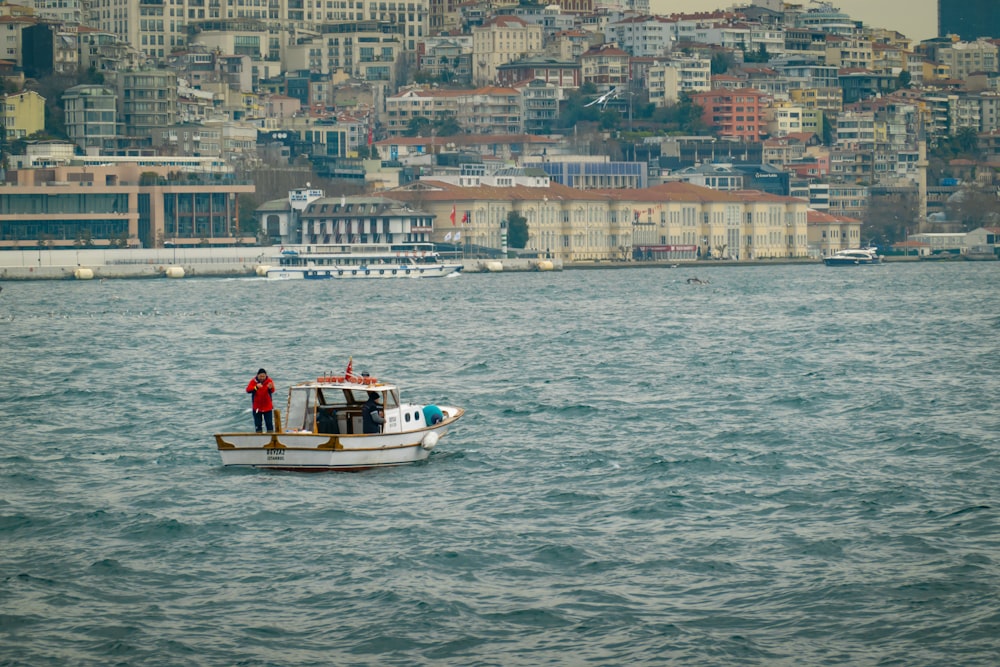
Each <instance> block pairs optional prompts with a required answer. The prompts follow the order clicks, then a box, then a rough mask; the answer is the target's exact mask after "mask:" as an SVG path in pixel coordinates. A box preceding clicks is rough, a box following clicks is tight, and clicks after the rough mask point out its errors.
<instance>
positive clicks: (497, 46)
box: [472, 15, 542, 86]
mask: <svg viewBox="0 0 1000 667" xmlns="http://www.w3.org/2000/svg"><path fill="white" fill-rule="evenodd" d="M541 52H542V26H540V25H537V24H534V23H528V22H527V21H525V20H524V19H522V18H519V17H517V16H505V15H500V16H494V17H493V18H491V19H489V20H487V21H486V22H485V23H483V25H481V26H478V27H475V28H473V29H472V82H473V84H474V85H476V86H488V85H493V84H495V83H496V81H497V68H498V67H499V66H500V65H503V64H505V63H509V62H513V61H515V60H518V59H520V58H522V57H524V56H536V55H539V54H540V53H541Z"/></svg>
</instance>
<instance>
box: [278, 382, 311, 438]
mask: <svg viewBox="0 0 1000 667" xmlns="http://www.w3.org/2000/svg"><path fill="white" fill-rule="evenodd" d="M315 413H316V391H315V389H312V388H308V389H293V390H292V393H291V394H290V395H289V397H288V410H287V411H286V414H285V430H287V431H311V430H313V422H314V420H315V417H316V414H315Z"/></svg>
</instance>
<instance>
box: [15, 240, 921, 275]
mask: <svg viewBox="0 0 1000 667" xmlns="http://www.w3.org/2000/svg"><path fill="white" fill-rule="evenodd" d="M277 253H278V249H277V248H276V247H273V246H238V247H225V248H158V249H127V248H109V249H94V248H81V249H75V248H74V249H68V250H47V249H32V250H9V251H4V252H0V280H73V279H88V278H91V279H103V278H166V277H185V278H193V277H236V276H256V275H258V269H259V268H260V267H266V266H273V265H275V264H277V258H276V255H277ZM460 261H461V262H462V264H463V271H464V272H466V273H489V272H521V271H536V270H538V263H539V260H536V259H503V260H485V259H479V258H473V259H461V260H460ZM549 261H551V262H552V264H553V267H552V268H553V270H556V271H562V270H606V269H635V268H661V269H672V268H676V269H683V268H691V267H699V268H708V267H725V266H730V267H732V266H773V265H776V264H806V265H809V264H818V263H820V260H819V259H814V258H805V259H760V260H753V261H731V260H664V261H654V262H650V261H624V262H612V261H600V262H593V261H590V262H562V261H561V260H549ZM886 261H888V262H905V261H910V262H913V261H917V257H916V256H915V255H912V256H909V257H887V258H886Z"/></svg>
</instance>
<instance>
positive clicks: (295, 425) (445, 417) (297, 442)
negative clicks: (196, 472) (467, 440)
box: [215, 365, 465, 472]
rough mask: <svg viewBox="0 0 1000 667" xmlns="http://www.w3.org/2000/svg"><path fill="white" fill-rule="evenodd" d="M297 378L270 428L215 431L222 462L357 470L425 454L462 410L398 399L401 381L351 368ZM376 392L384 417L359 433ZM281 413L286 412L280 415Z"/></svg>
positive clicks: (292, 468) (304, 469)
mask: <svg viewBox="0 0 1000 667" xmlns="http://www.w3.org/2000/svg"><path fill="white" fill-rule="evenodd" d="M350 367H351V366H350V365H348V372H347V373H346V374H345V375H343V376H323V377H319V378H317V379H316V380H315V381H307V382H300V383H299V384H296V385H293V386H292V387H290V388H289V390H288V404H287V406H286V407H285V410H284V412H283V413H282V412H281V411H279V410H275V411H274V413H275V414H274V416H275V423H274V427H275V431H274V432H273V433H252V432H244V433H217V434H216V435H215V443H216V445H217V446H218V449H219V454H220V455H221V456H222V464H223V465H224V466H233V467H248V468H265V469H270V470H288V471H300V472H321V471H330V470H339V471H354V470H365V469H367V468H377V467H383V466H396V465H403V464H407V463H415V462H417V461H423V460H424V459H426V458H427V457H428V456H430V453H431V450H432V449H434V447H435V445H437V443H438V441H439V440H440V439H441V438H442V437H443V436H444V435H445V434H446V433H448V430H449V429H450V428H451V426H452V424H454V423H455V422H456V421H458V420H459V418H461V416H462V415H463V414H465V410H463V409H462V408H458V407H453V406H447V405H422V404H417V403H403V402H401V400H400V396H399V388H398V387H397V386H396V385H394V384H390V383H386V382H380V381H378V380H376V379H375V378H371V377H367V376H356V375H352V374H351V372H350ZM370 392H374V393H376V394H378V396H379V402H380V404H381V406H382V408H383V410H382V414H383V415H384V418H385V423H384V424H383V425H382V426H381V432H379V433H364V428H363V419H362V407H363V406H364V404H365V402H366V401H367V400H368V397H369V393H370ZM282 417H284V419H282Z"/></svg>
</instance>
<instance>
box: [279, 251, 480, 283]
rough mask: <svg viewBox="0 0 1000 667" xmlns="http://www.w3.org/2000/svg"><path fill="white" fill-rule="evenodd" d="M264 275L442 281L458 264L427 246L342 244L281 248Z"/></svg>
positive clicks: (454, 272)
mask: <svg viewBox="0 0 1000 667" xmlns="http://www.w3.org/2000/svg"><path fill="white" fill-rule="evenodd" d="M274 261H275V262H276V263H277V266H268V267H267V268H266V270H265V271H264V275H266V276H267V277H268V278H274V279H280V280H288V279H293V280H298V279H306V280H322V279H328V278H362V279H366V278H443V277H445V276H450V275H458V273H459V272H460V271H461V270H462V264H461V263H459V262H445V261H443V260H442V259H441V256H440V254H439V253H438V252H437V251H435V250H434V246H433V244H431V243H409V244H400V245H391V244H382V243H345V244H340V245H315V246H301V247H298V246H297V247H294V248H285V249H283V250H282V252H281V254H280V255H277V256H276V257H275V258H274Z"/></svg>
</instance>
